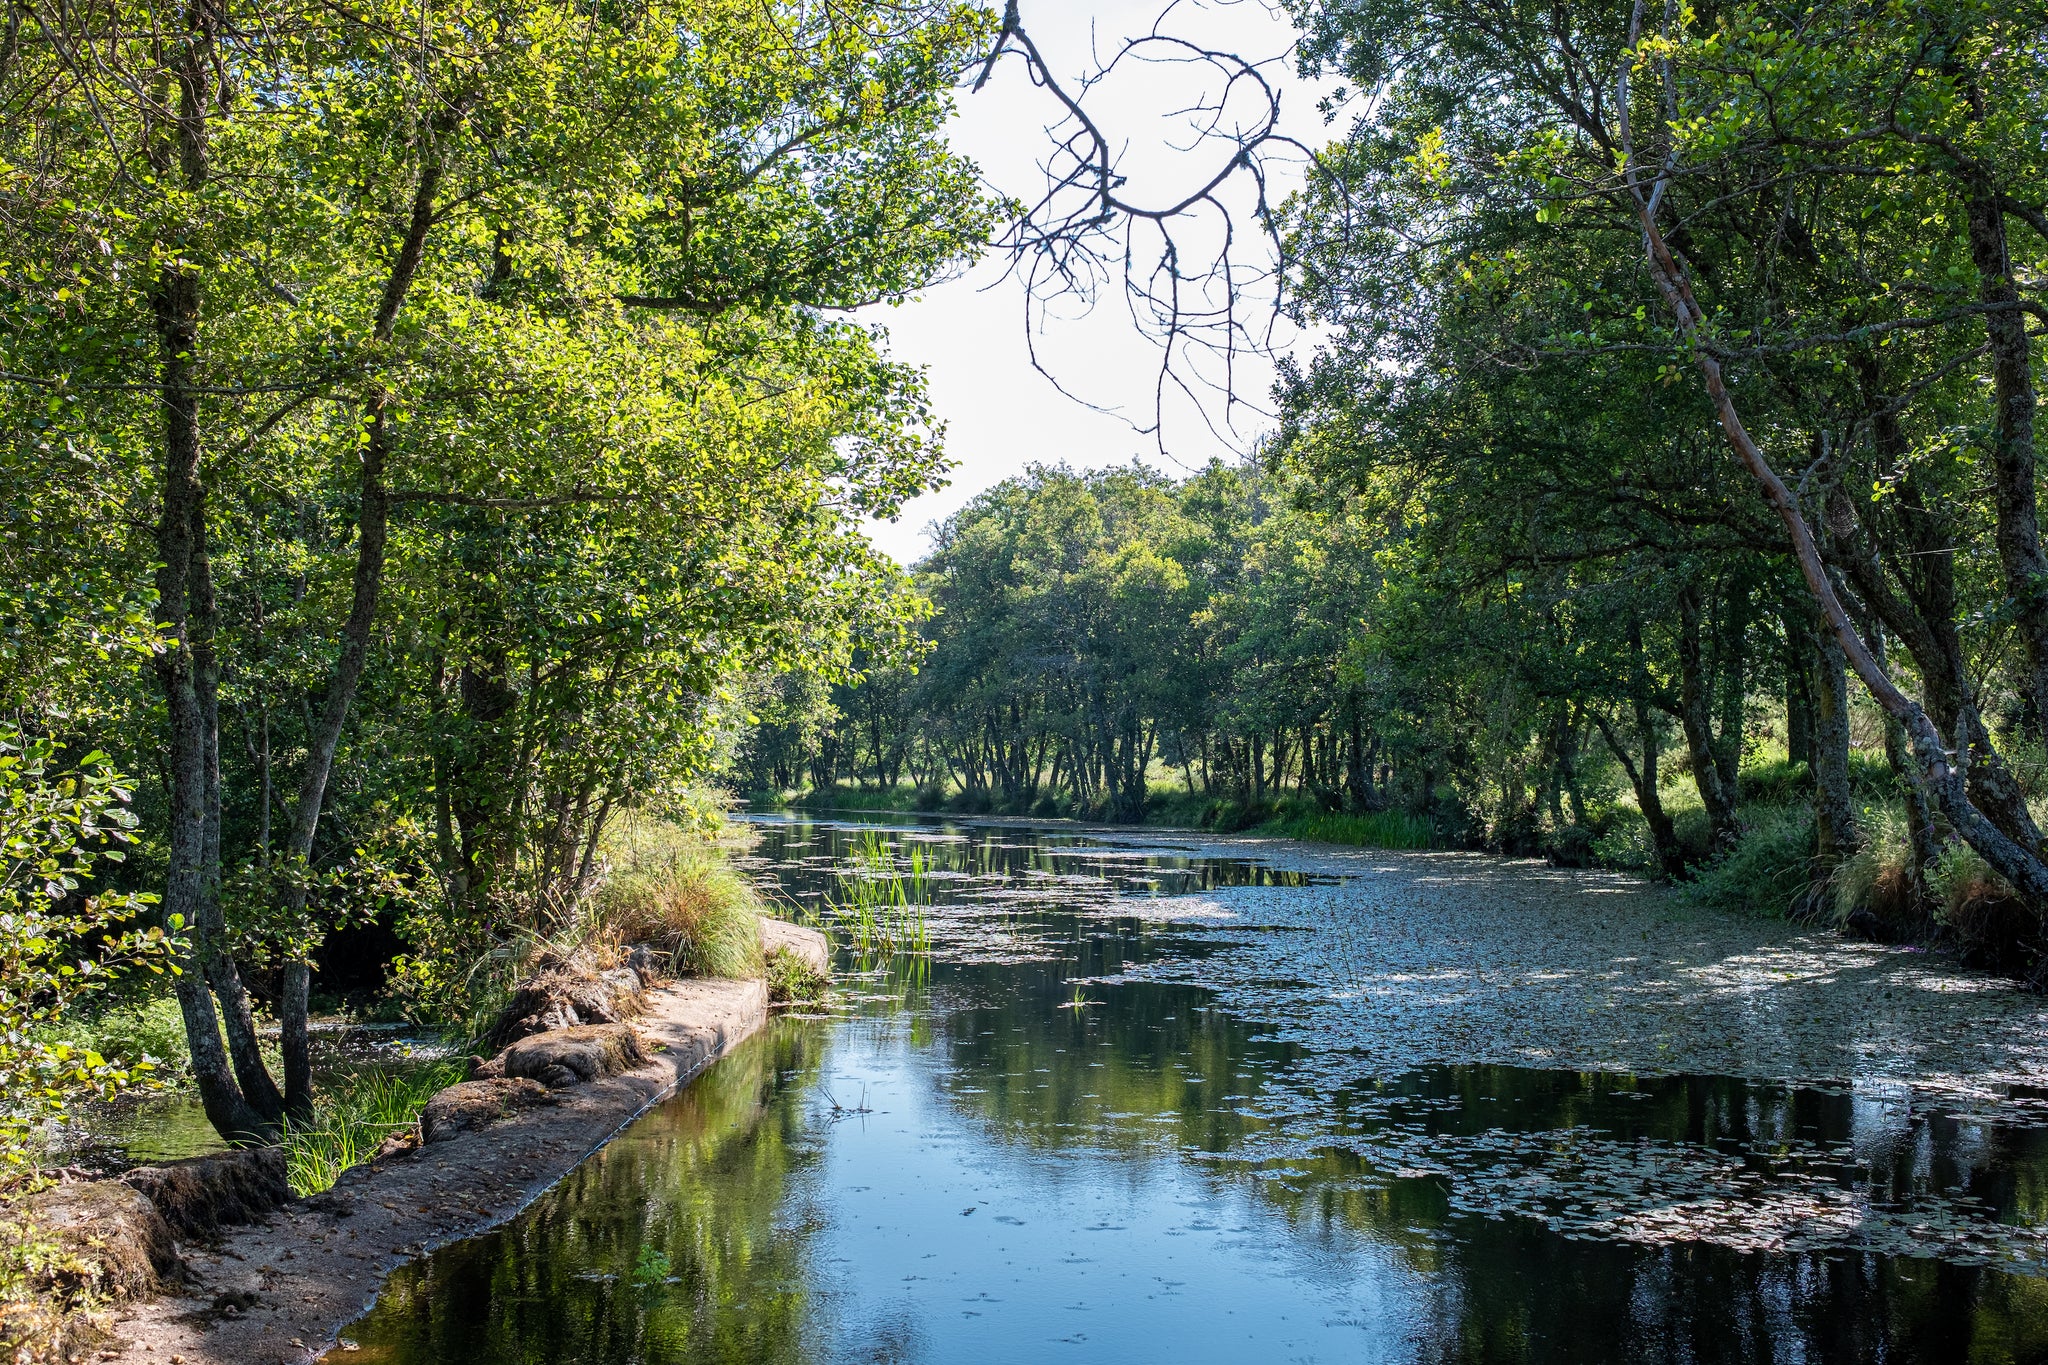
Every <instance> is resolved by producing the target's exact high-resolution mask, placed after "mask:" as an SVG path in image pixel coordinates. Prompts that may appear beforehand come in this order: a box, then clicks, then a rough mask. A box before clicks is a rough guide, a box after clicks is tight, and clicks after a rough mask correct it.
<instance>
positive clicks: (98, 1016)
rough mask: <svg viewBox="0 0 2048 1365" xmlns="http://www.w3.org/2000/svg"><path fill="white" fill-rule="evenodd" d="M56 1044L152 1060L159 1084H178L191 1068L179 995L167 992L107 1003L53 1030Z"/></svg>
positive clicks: (130, 1059)
mask: <svg viewBox="0 0 2048 1365" xmlns="http://www.w3.org/2000/svg"><path fill="white" fill-rule="evenodd" d="M54 1041H59V1042H63V1043H66V1044H69V1045H70V1047H71V1048H72V1050H73V1051H75V1052H81V1053H82V1052H86V1051H92V1052H97V1053H99V1054H100V1055H101V1056H104V1057H121V1058H125V1059H126V1060H128V1061H131V1062H148V1063H149V1064H151V1065H152V1066H153V1067H154V1068H155V1071H156V1075H155V1079H157V1080H159V1081H170V1080H175V1079H177V1078H179V1077H181V1076H183V1075H184V1074H185V1073H186V1072H187V1071H189V1070H190V1069H191V1065H192V1051H191V1048H190V1047H189V1045H188V1044H187V1043H186V1041H185V1019H184V1016H183V1015H182V1014H180V1013H179V1012H178V1001H177V997H176V996H173V995H169V994H163V995H155V996H148V997H144V998H142V999H139V1000H122V1001H109V1002H108V1003H106V1004H105V1005H103V1006H101V1007H100V1008H98V1009H94V1010H89V1011H86V1012H83V1013H80V1014H79V1015H77V1016H76V1017H74V1018H72V1019H69V1020H67V1021H65V1023H64V1024H63V1025H61V1026H59V1027H58V1028H57V1029H56V1030H54Z"/></svg>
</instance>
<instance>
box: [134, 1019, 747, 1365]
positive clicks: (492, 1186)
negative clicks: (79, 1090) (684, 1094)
mask: <svg viewBox="0 0 2048 1365" xmlns="http://www.w3.org/2000/svg"><path fill="white" fill-rule="evenodd" d="M767 1015H768V996H767V988H766V987H765V986H764V985H763V984H762V983H761V982H759V981H681V982H676V983H674V984H672V985H668V986H664V987H662V988H660V989H658V990H656V991H653V992H651V993H650V995H649V1002H648V1011H647V1013H646V1014H645V1015H643V1016H642V1017H641V1018H639V1019H637V1020H635V1021H634V1027H635V1028H636V1029H638V1030H639V1032H640V1034H641V1035H642V1037H643V1039H645V1040H646V1043H647V1044H648V1045H649V1047H650V1048H651V1049H659V1050H658V1051H656V1052H655V1053H654V1056H655V1060H654V1062H652V1063H651V1064H650V1065H648V1066H645V1067H642V1068H640V1069H638V1070H636V1071H631V1072H628V1073H626V1074H624V1075H621V1076H614V1077H610V1078H608V1079H605V1080H599V1081H593V1082H591V1083H589V1084H586V1085H581V1086H576V1087H574V1088H572V1089H568V1090H564V1091H561V1092H559V1093H560V1096H561V1102H560V1103H559V1104H558V1105H556V1106H554V1107H551V1108H545V1109H535V1110H528V1111H526V1112H524V1113H521V1114H517V1115H514V1116H513V1117H511V1118H508V1119H505V1120H503V1121H501V1122H499V1123H495V1124H492V1125H491V1126H489V1127H487V1128H484V1129H480V1130H477V1131H474V1132H469V1133H462V1134H459V1135H457V1136H455V1137H453V1138H450V1139H448V1140H446V1141H443V1142H437V1143H435V1144H433V1145H432V1146H429V1147H426V1148H423V1149H419V1150H417V1151H415V1152H412V1153H408V1154H405V1155H401V1156H397V1157H392V1158H388V1159H386V1160H383V1161H379V1162H375V1163H373V1164H371V1165H368V1166H359V1167H356V1168H355V1169H353V1170H350V1171H348V1172H346V1173H344V1174H343V1176H342V1178H341V1181H340V1182H339V1183H338V1184H337V1185H336V1186H335V1189H334V1192H333V1196H332V1197H330V1196H321V1197H319V1198H316V1199H312V1200H306V1201H302V1202H301V1203H300V1204H299V1205H297V1206H295V1207H294V1208H293V1209H291V1210H289V1211H287V1212H285V1213H282V1214H280V1215H278V1216H276V1217H274V1218H272V1219H270V1220H269V1221H268V1222H267V1223H265V1224H262V1225H258V1226H255V1227H249V1228H237V1229H233V1230H232V1231H231V1234H230V1237H229V1239H228V1241H227V1242H226V1243H225V1244H224V1245H223V1246H222V1247H221V1248H220V1249H219V1250H217V1251H212V1252H208V1251H188V1252H187V1254H186V1263H187V1265H188V1266H189V1267H190V1269H191V1274H192V1278H193V1281H194V1282H193V1283H192V1284H191V1285H189V1286H188V1287H187V1290H186V1292H185V1294H184V1295H183V1296H181V1297H177V1298H164V1299H159V1300H156V1301H154V1302H152V1303H145V1304H139V1305H132V1306H129V1307H126V1308H124V1309H123V1310H122V1311H121V1312H120V1313H119V1314H118V1315H117V1317H116V1318H115V1320H114V1322H113V1324H112V1326H113V1332H114V1338H115V1339H114V1342H113V1343H111V1344H110V1345H108V1346H107V1347H106V1348H105V1349H103V1350H101V1351H99V1352H97V1353H96V1358H97V1359H100V1360H103V1361H122V1362H134V1365H143V1363H144V1362H148V1365H230V1362H232V1365H272V1362H290V1363H293V1365H296V1362H301V1361H309V1360H312V1359H314V1358H316V1357H317V1356H319V1355H320V1353H321V1352H322V1351H324V1350H326V1349H327V1348H328V1347H330V1346H332V1345H334V1344H335V1341H336V1338H337V1336H338V1335H339V1334H340V1332H341V1330H342V1328H343V1327H345V1326H346V1325H347V1324H348V1323H349V1322H351V1321H353V1320H354V1319H355V1318H356V1317H357V1316H359V1315H360V1314H361V1313H362V1312H363V1311H364V1310H365V1309H367V1308H368V1307H369V1306H370V1303H371V1301H372V1300H373V1299H374V1298H375V1297H376V1295H377V1290H378V1288H379V1286H380V1285H381V1284H382V1283H383V1281H384V1277H385V1276H386V1275H388V1274H390V1272H391V1271H392V1270H393V1269H395V1268H396V1267H398V1266H399V1265H402V1264H403V1263H405V1262H406V1261H408V1260H411V1259H412V1258H414V1257H416V1256H421V1255H424V1254H426V1253H427V1252H429V1251H432V1250H433V1249H434V1248H435V1247H438V1246H441V1245H443V1244H444V1243H447V1242H452V1241H457V1240H460V1239H462V1238H464V1237H470V1236H474V1235H475V1234H477V1233H479V1232H482V1231H484V1230H485V1229H487V1228H490V1227H494V1226H496V1225H497V1224H499V1223H502V1222H504V1221H506V1220H507V1219H509V1218H511V1217H513V1216H514V1215H515V1214H517V1213H518V1212H519V1211H520V1210H521V1209H524V1208H525V1207H526V1206H527V1205H528V1204H530V1203H532V1202H533V1200H534V1199H535V1198H537V1197H538V1196H539V1195H540V1194H541V1193H542V1192H543V1191H545V1190H546V1189H547V1188H548V1187H549V1186H550V1185H552V1184H554V1183H555V1181H557V1180H558V1179H560V1178H561V1177H562V1176H563V1175H564V1174H566V1173H567V1172H568V1171H569V1170H571V1169H573V1168H574V1167H575V1165H576V1164H577V1163H578V1162H580V1161H582V1160H583V1158H584V1157H586V1156H588V1155H589V1154H590V1153H591V1152H592V1151H594V1150H595V1149H597V1148H598V1147H601V1146H603V1145H604V1143H605V1142H606V1141H608V1140H609V1139H610V1138H611V1137H612V1136H613V1135H614V1134H616V1133H617V1132H618V1131H619V1130H620V1129H621V1128H623V1127H624V1126H625V1125H627V1124H628V1123H630V1122H632V1120H633V1119H634V1118H636V1117H638V1116H639V1115H640V1114H641V1113H642V1112H644V1111H645V1110H646V1109H647V1108H648V1107H649V1106H651V1105H653V1104H656V1103H658V1102H660V1101H661V1100H663V1099H666V1098H667V1097H668V1096H669V1095H671V1094H673V1093H674V1092H675V1090H676V1088H677V1087H678V1086H680V1085H683V1084H685V1083H687V1082H688V1081H689V1080H690V1079H691V1078H692V1077H694V1076H695V1075H696V1074H697V1073H698V1072H700V1071H702V1070H703V1069H704V1068H705V1067H706V1066H708V1065H709V1064H710V1063H711V1062H713V1061H714V1060H716V1059H717V1058H718V1057H720V1056H722V1055H724V1053H726V1052H727V1051H729V1050H730V1049H731V1048H732V1047H733V1046H734V1045H735V1044H737V1043H738V1042H739V1041H740V1040H742V1039H744V1038H746V1037H747V1036H748V1035H749V1034H751V1033H753V1032H754V1031H755V1030H756V1029H758V1028H760V1027H761V1025H762V1023H763V1022H764V1021H765V1020H766V1019H767ZM346 1349H347V1348H346V1347H345V1346H344V1348H343V1352H337V1354H336V1357H335V1358H336V1359H346V1355H345V1354H344V1352H345V1351H346Z"/></svg>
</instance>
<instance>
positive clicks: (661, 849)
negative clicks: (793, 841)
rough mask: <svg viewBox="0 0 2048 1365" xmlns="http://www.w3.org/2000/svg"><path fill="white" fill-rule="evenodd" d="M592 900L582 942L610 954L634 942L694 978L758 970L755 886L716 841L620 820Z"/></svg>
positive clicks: (660, 825)
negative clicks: (661, 954)
mask: <svg viewBox="0 0 2048 1365" xmlns="http://www.w3.org/2000/svg"><path fill="white" fill-rule="evenodd" d="M605 858H606V862H607V864H608V865H609V866H608V870H607V872H606V874H605V877H604V881H603V883H602V884H601V885H600V886H599V887H598V890H597V893H596V895H595V896H594V897H593V898H592V904H591V909H590V920H591V923H590V926H589V941H590V944H591V946H593V947H596V948H598V950H599V951H600V953H602V954H606V955H609V956H610V957H611V958H612V959H613V960H616V959H617V957H618V956H619V955H620V953H621V952H622V951H623V949H624V948H625V947H626V946H627V945H629V944H634V943H646V944H649V945H652V946H653V947H655V948H656V949H658V950H659V951H661V952H664V953H666V954H668V956H669V960H670V962H671V964H672V966H673V969H674V970H675V971H677V972H679V973H691V974H694V975H698V976H726V977H744V976H759V975H760V974H761V968H762V962H761V924H760V916H761V911H762V905H761V895H760V892H758V891H756V890H755V889H754V885H753V883H752V882H750V881H748V880H747V879H746V878H745V877H744V876H742V875H741V874H740V873H739V872H738V871H737V870H736V869H735V868H734V867H733V866H732V864H731V863H729V862H727V861H726V859H725V857H724V855H723V854H722V853H721V852H720V851H719V849H718V848H717V846H716V845H713V844H710V843H707V842H706V841H704V840H702V839H699V838H694V837H692V836H691V835H689V834H687V833H685V832H684V831H682V830H680V829H678V828H677V827H676V826H674V825H671V824H668V823H667V822H665V821H660V820H647V819H634V820H628V821H621V822H620V823H619V824H618V825H617V826H615V827H614V828H613V830H612V831H611V833H610V834H609V835H607V837H606V839H605Z"/></svg>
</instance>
